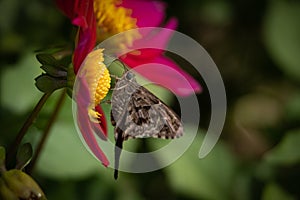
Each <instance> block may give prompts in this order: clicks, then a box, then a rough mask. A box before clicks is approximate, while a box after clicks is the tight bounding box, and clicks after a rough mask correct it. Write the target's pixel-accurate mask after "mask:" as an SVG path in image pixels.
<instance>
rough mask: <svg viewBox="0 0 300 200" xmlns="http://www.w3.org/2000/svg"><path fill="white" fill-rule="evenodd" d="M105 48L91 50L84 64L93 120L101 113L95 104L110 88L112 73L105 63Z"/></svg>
mask: <svg viewBox="0 0 300 200" xmlns="http://www.w3.org/2000/svg"><path fill="white" fill-rule="evenodd" d="M102 51H103V49H97V50H94V51H92V52H90V53H89V54H88V55H87V57H86V59H85V61H84V65H83V66H82V71H81V73H82V75H84V77H85V80H86V82H87V85H88V89H89V93H90V99H91V103H90V106H89V109H88V112H89V116H90V117H91V120H92V121H97V118H99V117H100V114H99V113H98V112H96V111H95V106H96V105H98V104H99V103H100V101H101V100H102V99H103V98H104V97H105V96H106V95H107V93H108V91H109V89H110V81H111V78H110V74H109V71H108V69H107V67H106V66H105V64H104V63H103V61H104V58H103V53H102Z"/></svg>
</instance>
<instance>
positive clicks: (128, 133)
mask: <svg viewBox="0 0 300 200" xmlns="http://www.w3.org/2000/svg"><path fill="white" fill-rule="evenodd" d="M111 104H112V110H111V122H112V125H113V126H115V130H114V134H115V140H116V146H117V147H119V148H118V150H117V147H116V151H115V154H116V155H115V157H116V158H115V168H116V169H117V168H118V162H119V159H118V157H119V156H120V153H121V151H120V149H121V148H122V143H123V141H124V140H127V139H129V138H146V137H154V138H164V139H173V138H177V137H180V136H182V135H183V126H182V123H181V120H180V118H179V117H178V115H177V114H176V113H175V112H174V111H173V110H172V109H171V108H169V107H168V106H167V105H166V104H165V103H164V102H162V101H161V100H160V99H159V98H157V97H156V96H155V95H154V94H153V93H151V92H150V91H149V90H147V89H146V88H144V87H143V86H141V85H139V84H138V83H137V81H136V79H135V76H134V74H133V73H132V72H130V71H129V72H126V73H124V75H123V76H122V78H120V79H119V80H117V82H116V85H115V88H114V92H113V94H112V100H111ZM116 177H117V170H116V172H115V178H116Z"/></svg>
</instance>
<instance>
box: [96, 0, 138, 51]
mask: <svg viewBox="0 0 300 200" xmlns="http://www.w3.org/2000/svg"><path fill="white" fill-rule="evenodd" d="M121 2H122V1H120V0H94V12H95V16H96V21H97V27H98V40H99V41H102V40H104V39H106V38H107V37H109V36H112V35H115V34H118V33H121V32H124V31H127V30H130V29H134V28H137V25H136V22H137V20H136V19H135V18H133V17H131V14H132V11H131V9H127V8H124V7H122V6H120V4H121ZM125 37H126V38H124V41H122V42H124V43H125V44H126V46H127V45H129V46H131V45H132V42H133V41H134V40H135V39H137V38H139V33H138V32H135V31H134V32H132V33H131V34H126V36H125ZM122 46H124V44H123V45H122Z"/></svg>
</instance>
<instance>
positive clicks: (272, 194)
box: [262, 183, 295, 200]
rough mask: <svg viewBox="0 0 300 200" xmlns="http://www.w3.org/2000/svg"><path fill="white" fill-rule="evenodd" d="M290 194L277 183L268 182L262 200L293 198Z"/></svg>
mask: <svg viewBox="0 0 300 200" xmlns="http://www.w3.org/2000/svg"><path fill="white" fill-rule="evenodd" d="M293 199H295V198H293V197H292V196H291V195H290V194H288V193H287V192H285V191H284V190H283V189H282V188H280V187H279V186H278V185H276V184H275V183H270V184H268V185H267V186H266V187H265V188H264V191H263V196H262V200H293Z"/></svg>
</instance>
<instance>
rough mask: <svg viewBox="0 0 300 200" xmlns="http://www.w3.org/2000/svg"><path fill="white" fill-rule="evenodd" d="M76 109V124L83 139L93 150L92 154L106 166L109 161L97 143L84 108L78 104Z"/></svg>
mask: <svg viewBox="0 0 300 200" xmlns="http://www.w3.org/2000/svg"><path fill="white" fill-rule="evenodd" d="M77 109H78V113H77V119H78V126H79V129H80V132H81V135H82V137H83V139H84V141H85V142H86V144H87V145H88V147H89V148H90V150H91V151H92V152H93V154H94V155H95V156H96V157H97V158H98V160H99V161H101V162H102V164H103V165H104V166H105V167H107V166H108V165H109V161H108V159H107V158H106V156H105V154H104V153H103V151H102V150H101V149H100V147H99V145H98V143H97V140H96V138H95V136H94V133H93V131H92V128H91V124H90V119H89V116H88V114H87V112H86V109H85V108H82V107H80V106H78V108H77Z"/></svg>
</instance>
